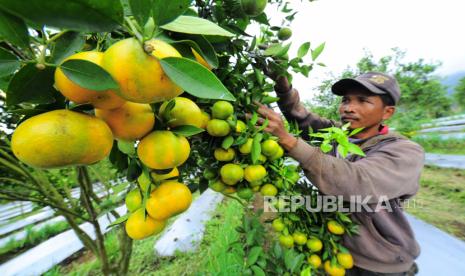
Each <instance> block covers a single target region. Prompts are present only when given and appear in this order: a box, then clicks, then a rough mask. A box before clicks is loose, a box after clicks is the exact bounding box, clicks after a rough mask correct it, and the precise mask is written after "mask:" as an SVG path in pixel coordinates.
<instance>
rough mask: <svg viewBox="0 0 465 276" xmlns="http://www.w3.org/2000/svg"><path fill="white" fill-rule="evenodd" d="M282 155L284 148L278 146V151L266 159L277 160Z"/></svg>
mask: <svg viewBox="0 0 465 276" xmlns="http://www.w3.org/2000/svg"><path fill="white" fill-rule="evenodd" d="M283 155H284V149H283V148H282V147H281V146H279V148H278V151H277V152H276V153H275V154H274V155H272V156H270V157H268V159H269V160H270V161H274V160H277V159H279V158H281V157H283Z"/></svg>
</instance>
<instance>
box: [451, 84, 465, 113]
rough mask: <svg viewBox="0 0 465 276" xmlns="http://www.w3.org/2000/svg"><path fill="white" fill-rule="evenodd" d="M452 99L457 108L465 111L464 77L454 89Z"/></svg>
mask: <svg viewBox="0 0 465 276" xmlns="http://www.w3.org/2000/svg"><path fill="white" fill-rule="evenodd" d="M454 99H455V100H456V102H457V104H458V106H459V107H460V108H461V109H462V110H465V77H463V78H461V79H460V80H459V83H458V84H457V85H456V86H455V88H454Z"/></svg>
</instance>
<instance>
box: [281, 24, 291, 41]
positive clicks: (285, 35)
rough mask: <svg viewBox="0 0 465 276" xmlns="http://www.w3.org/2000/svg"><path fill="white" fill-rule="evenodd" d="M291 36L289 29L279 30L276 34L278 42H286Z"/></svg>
mask: <svg viewBox="0 0 465 276" xmlns="http://www.w3.org/2000/svg"><path fill="white" fill-rule="evenodd" d="M291 36H292V30H291V29H290V28H287V27H284V28H281V29H280V30H279V32H278V38H279V40H288V39H289V38H291Z"/></svg>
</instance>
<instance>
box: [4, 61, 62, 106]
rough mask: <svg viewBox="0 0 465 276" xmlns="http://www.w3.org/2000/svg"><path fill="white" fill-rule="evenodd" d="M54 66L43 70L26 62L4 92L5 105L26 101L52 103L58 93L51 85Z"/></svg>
mask: <svg viewBox="0 0 465 276" xmlns="http://www.w3.org/2000/svg"><path fill="white" fill-rule="evenodd" d="M54 72H55V70H54V68H51V67H46V68H45V69H44V70H39V69H37V68H36V66H35V64H31V63H30V64H27V65H26V66H24V67H23V68H21V69H20V70H19V71H18V72H16V74H15V75H14V76H13V78H12V79H11V81H10V84H9V85H8V90H7V92H6V103H7V105H15V104H20V103H23V102H28V103H42V104H45V103H53V102H55V97H54V96H55V95H56V94H57V93H58V92H57V91H56V90H55V88H54V87H53V84H54V77H53V76H54Z"/></svg>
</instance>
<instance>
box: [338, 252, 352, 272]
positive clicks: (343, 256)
mask: <svg viewBox="0 0 465 276" xmlns="http://www.w3.org/2000/svg"><path fill="white" fill-rule="evenodd" d="M336 258H337V262H338V263H339V264H340V265H341V266H342V267H343V268H345V269H351V268H352V267H354V259H353V258H352V255H351V254H350V253H341V252H340V253H337V255H336Z"/></svg>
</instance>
